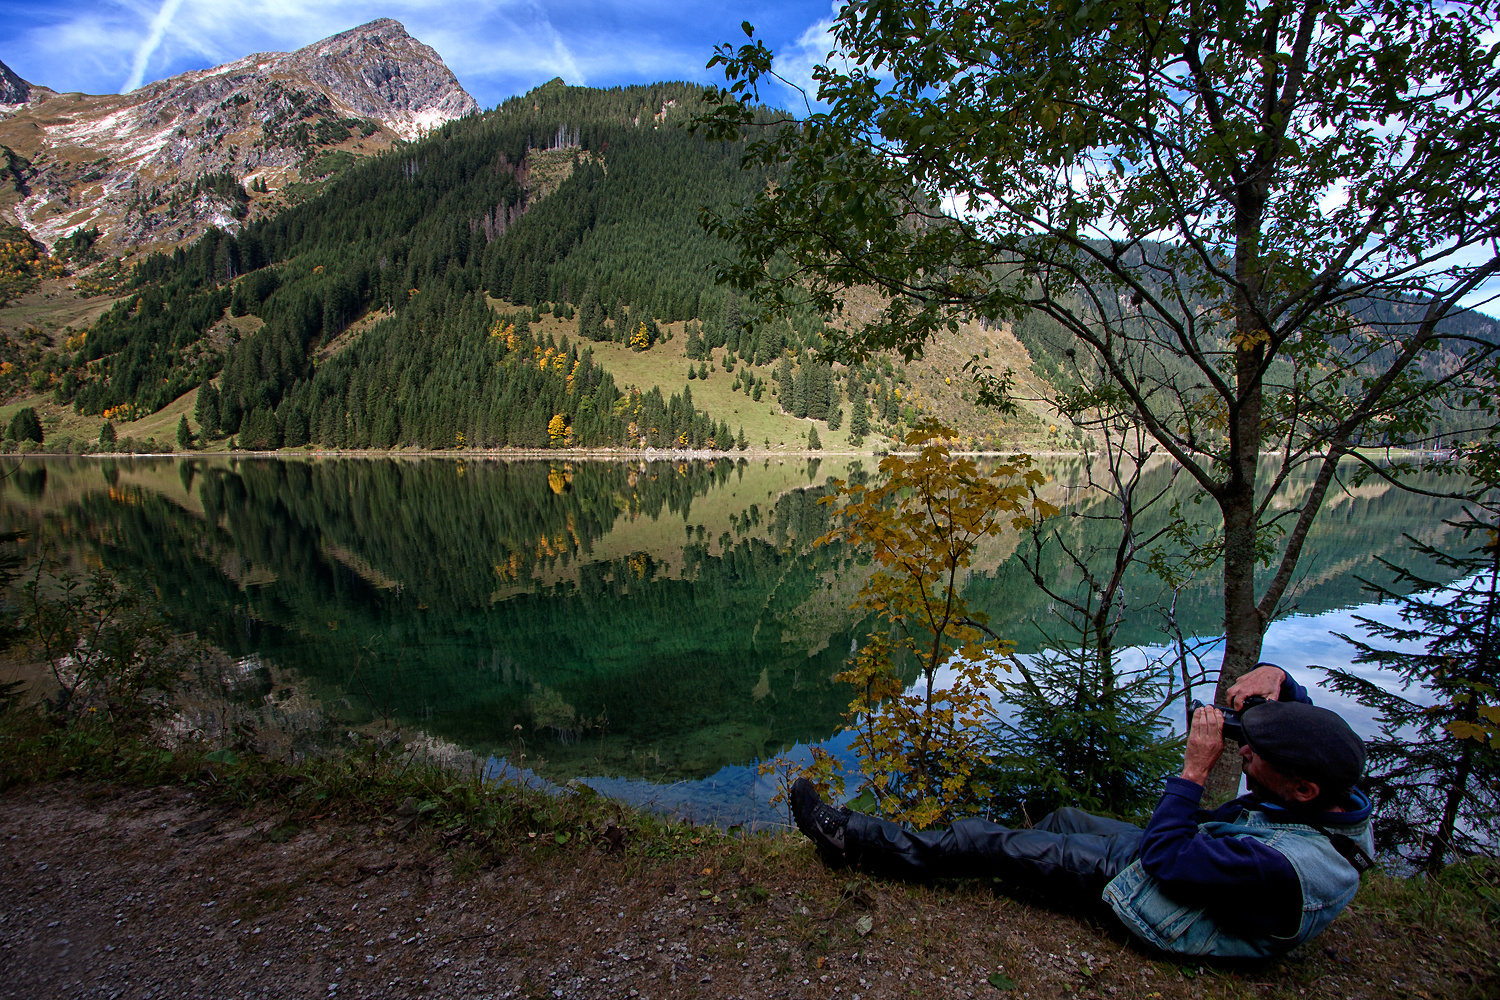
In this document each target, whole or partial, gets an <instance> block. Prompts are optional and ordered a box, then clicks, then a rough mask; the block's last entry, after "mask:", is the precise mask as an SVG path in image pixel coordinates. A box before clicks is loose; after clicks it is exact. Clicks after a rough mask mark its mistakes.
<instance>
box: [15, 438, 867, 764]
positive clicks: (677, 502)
mask: <svg viewBox="0 0 1500 1000" xmlns="http://www.w3.org/2000/svg"><path fill="white" fill-rule="evenodd" d="M829 466H830V463H824V467H825V468H824V473H825V474H826V473H827V472H828V471H830V468H829ZM37 471H38V472H40V471H42V470H41V469H40V468H39V467H38V469H37ZM46 471H47V472H48V473H49V474H50V478H49V479H48V481H47V483H46V484H45V485H44V486H43V488H42V489H41V490H38V489H36V488H34V486H29V492H27V493H24V494H23V493H22V492H21V491H20V490H19V489H17V490H14V491H9V490H8V491H7V494H6V499H7V504H6V506H7V514H8V518H9V520H10V521H11V522H12V523H17V522H19V521H21V520H29V521H31V522H32V528H33V531H32V535H31V539H30V542H29V544H30V545H31V547H33V548H36V547H38V546H40V545H41V544H43V543H44V542H46V541H51V542H54V543H56V544H57V545H58V546H59V547H60V548H62V549H64V550H68V551H72V552H75V553H83V554H86V555H85V557H86V558H88V559H91V560H98V561H101V562H102V563H103V564H104V565H107V566H110V567H111V568H115V569H119V570H122V571H125V572H127V573H128V574H129V575H131V576H132V577H134V578H136V579H139V580H141V581H142V582H144V583H146V584H147V585H149V586H151V587H152V588H154V589H155V591H156V592H157V593H158V594H159V595H160V597H161V600H162V602H163V604H164V605H165V606H166V607H167V608H168V609H169V610H170V611H171V612H172V613H173V614H174V615H175V616H176V617H177V618H178V619H179V620H180V621H181V622H182V623H183V624H184V625H185V626H187V627H190V628H193V629H195V630H197V631H199V632H200V633H201V634H204V635H205V636H207V637H209V638H211V639H212V640H213V641H214V642H216V643H217V644H219V645H221V646H223V647H224V648H225V649H226V650H228V651H229V652H231V653H232V654H234V655H244V654H248V653H250V652H258V653H261V654H262V655H264V656H268V657H271V658H273V659H275V660H276V661H278V662H280V663H281V664H283V665H285V666H290V667H294V668H296V669H297V670H298V671H299V672H301V673H302V674H303V675H304V676H305V677H307V678H309V679H310V681H312V682H313V683H314V685H315V686H316V687H317V688H318V690H319V691H320V692H321V693H322V694H323V696H324V698H325V700H328V699H335V700H337V701H339V702H341V703H343V704H347V705H348V706H349V709H350V711H352V712H353V713H355V714H356V715H359V714H369V713H377V714H384V715H389V716H393V717H397V718H400V719H403V720H407V721H421V722H422V723H423V724H424V725H426V726H428V727H429V728H431V729H433V730H434V731H436V732H438V733H439V734H440V735H442V736H444V737H446V738H448V739H452V740H455V741H457V742H461V743H465V744H467V745H470V746H475V747H479V748H484V749H489V748H495V747H499V748H502V749H503V748H504V747H506V746H507V745H508V743H509V741H510V739H511V736H512V733H513V732H514V728H513V727H514V726H516V725H518V724H519V725H521V726H522V727H523V736H524V737H525V738H526V739H527V740H528V742H531V743H535V742H536V740H537V739H538V738H541V739H543V740H544V741H545V743H546V744H547V745H546V746H545V747H544V748H543V749H542V751H541V752H542V753H543V754H544V755H545V756H546V757H548V758H549V759H550V760H551V761H552V762H553V765H554V767H563V766H564V764H565V762H567V761H572V760H574V759H575V758H576V766H577V767H578V768H586V769H588V770H590V771H591V772H592V773H599V772H600V771H603V772H605V773H624V774H632V773H633V774H637V775H639V774H641V773H643V772H644V773H648V774H652V775H655V774H659V773H664V774H668V775H684V774H703V773H708V772H711V771H713V770H716V769H717V768H718V767H720V766H722V765H723V764H724V763H726V762H730V761H734V762H743V761H745V760H748V759H750V758H752V757H754V756H757V755H764V754H766V753H767V752H768V751H772V752H774V751H775V750H776V749H778V748H779V747H780V746H781V745H783V744H784V743H786V742H789V741H795V740H807V739H813V738H822V737H825V736H826V735H827V734H828V732H829V731H830V729H832V728H833V727H834V726H835V725H836V724H837V721H838V719H839V712H840V710H841V709H842V708H843V705H844V703H845V702H846V701H847V698H846V696H845V695H844V694H843V693H842V692H841V691H837V690H835V689H834V686H833V685H832V684H831V683H830V681H829V678H830V677H831V675H832V674H833V673H835V672H836V671H837V670H838V669H839V668H840V665H841V662H842V657H843V655H844V651H846V650H847V649H848V646H849V642H850V638H851V635H852V631H851V627H852V624H853V623H852V622H845V624H844V634H842V635H840V636H839V637H837V639H836V640H835V641H833V642H832V643H831V645H830V642H829V635H828V634H826V633H825V634H824V635H822V637H821V641H820V642H816V643H807V642H806V641H805V637H804V635H803V634H802V633H803V632H804V631H805V629H802V628H799V627H797V626H798V612H799V610H801V609H803V607H804V605H806V604H807V603H808V602H809V598H810V597H811V596H812V595H813V594H814V592H816V591H819V590H825V591H826V590H827V589H828V585H827V583H826V578H834V577H837V576H838V575H840V574H839V571H840V569H841V567H842V566H843V563H844V562H845V560H844V557H843V556H842V554H840V553H839V552H838V551H836V550H833V549H827V548H824V549H814V550H809V549H808V547H807V545H806V544H805V543H806V542H807V541H808V540H810V539H811V538H813V537H816V536H817V535H818V534H820V533H821V532H822V531H823V530H824V529H825V526H826V518H827V513H826V508H823V507H820V506H818V505H817V504H816V499H817V496H818V495H820V494H821V492H822V491H821V490H813V489H804V488H799V487H805V486H806V484H807V482H808V463H806V462H800V463H794V464H791V465H780V464H775V463H769V464H768V463H760V464H758V465H757V467H755V468H750V467H749V466H745V465H736V464H735V463H731V462H719V463H708V464H705V463H681V464H672V463H666V462H661V463H646V464H644V465H641V464H632V465H625V464H621V463H590V464H586V465H578V466H571V467H570V466H564V465H561V464H556V465H549V464H547V463H491V462H471V463H467V465H465V464H464V463H455V462H421V463H401V462H371V461H337V462H313V463H307V462H272V461H246V462H239V463H227V462H207V463H182V464H181V465H179V466H174V465H173V464H172V463H167V462H148V461H138V462H133V463H120V464H119V465H118V466H115V465H101V464H100V463H97V462H75V463H68V462H60V461H59V462H49V463H47V467H46ZM839 471H842V469H841V470H839ZM27 475H28V476H30V477H31V478H29V479H27V483H28V484H31V483H32V480H34V478H35V476H36V472H28V473H27ZM813 475H814V477H815V478H818V479H819V481H821V479H822V476H819V475H817V471H816V469H814V470H813ZM18 482H19V480H18ZM18 500H19V501H21V502H19V503H18V502H17V501H18ZM695 502H698V509H697V510H696V511H695V509H694V505H695ZM622 539H624V540H626V541H628V542H629V543H630V545H631V548H630V549H628V550H627V551H614V550H618V549H620V548H621V540H622ZM700 539H701V540H700ZM612 552H613V554H611V553H612ZM844 603H846V604H847V602H844ZM845 618H846V619H847V618H848V615H847V613H846V614H845ZM835 624H837V623H835ZM812 646H820V647H821V648H820V649H818V650H817V651H815V652H812V653H811V654H810V653H809V649H810V648H811V647H812ZM533 731H535V732H533ZM556 737H562V739H563V740H564V741H565V742H559V741H557V739H555V738H556ZM595 758H602V759H601V760H599V761H597V762H596V761H595ZM648 758H649V760H650V763H649V764H647V760H648Z"/></svg>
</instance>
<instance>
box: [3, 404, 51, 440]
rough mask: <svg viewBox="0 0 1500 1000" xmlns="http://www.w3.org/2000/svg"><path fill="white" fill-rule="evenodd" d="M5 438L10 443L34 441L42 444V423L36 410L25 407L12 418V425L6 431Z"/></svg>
mask: <svg viewBox="0 0 1500 1000" xmlns="http://www.w3.org/2000/svg"><path fill="white" fill-rule="evenodd" d="M5 437H6V439H7V440H10V441H32V442H35V443H36V444H41V443H42V439H43V437H44V435H43V434H42V422H41V421H40V420H39V419H37V415H36V409H35V408H33V407H30V406H23V407H21V408H20V409H19V410H17V411H16V413H15V416H13V417H11V418H10V425H9V426H8V427H6V429H5Z"/></svg>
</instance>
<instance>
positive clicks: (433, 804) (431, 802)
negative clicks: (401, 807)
mask: <svg viewBox="0 0 1500 1000" xmlns="http://www.w3.org/2000/svg"><path fill="white" fill-rule="evenodd" d="M440 805H442V803H441V802H439V801H438V800H437V799H423V800H422V801H421V802H418V803H417V812H419V813H426V812H432V811H433V810H434V809H436V808H437V807H438V806H440Z"/></svg>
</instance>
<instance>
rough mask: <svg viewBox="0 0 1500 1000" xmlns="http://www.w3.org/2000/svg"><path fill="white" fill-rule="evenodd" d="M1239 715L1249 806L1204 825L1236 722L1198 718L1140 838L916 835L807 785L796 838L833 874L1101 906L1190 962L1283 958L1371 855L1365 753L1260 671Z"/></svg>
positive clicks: (1238, 803)
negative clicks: (845, 868) (984, 888)
mask: <svg viewBox="0 0 1500 1000" xmlns="http://www.w3.org/2000/svg"><path fill="white" fill-rule="evenodd" d="M1254 696H1259V697H1261V698H1265V699H1267V700H1266V701H1264V702H1261V703H1259V704H1251V705H1249V707H1246V708H1244V709H1243V711H1241V712H1240V715H1239V717H1240V722H1241V724H1242V726H1243V728H1244V733H1245V739H1246V742H1245V745H1244V746H1242V747H1241V748H1240V756H1241V757H1242V758H1243V759H1244V770H1245V778H1246V782H1247V783H1248V785H1249V787H1250V793H1249V794H1248V795H1243V796H1241V797H1240V798H1237V799H1235V800H1234V801H1233V802H1230V803H1228V804H1227V805H1224V806H1221V807H1220V808H1218V809H1215V810H1213V811H1212V812H1208V811H1206V810H1202V809H1199V808H1198V804H1199V800H1200V799H1201V798H1202V796H1203V784H1204V782H1205V781H1206V780H1207V778H1208V772H1209V770H1210V769H1211V768H1212V767H1213V765H1214V762H1215V761H1217V760H1218V759H1219V756H1220V755H1221V754H1222V753H1223V752H1224V736H1223V726H1224V716H1223V713H1222V712H1220V711H1219V710H1218V709H1217V708H1212V707H1208V706H1204V707H1202V708H1199V709H1197V711H1195V712H1194V713H1193V720H1192V729H1191V731H1190V734H1189V736H1188V742H1187V751H1186V753H1185V754H1184V759H1183V766H1182V776H1181V777H1180V778H1168V779H1167V787H1166V790H1165V791H1164V792H1163V794H1162V797H1161V801H1160V802H1159V803H1158V804H1157V806H1156V811H1155V812H1154V813H1152V815H1151V821H1150V822H1149V823H1147V824H1146V828H1145V829H1144V830H1142V829H1140V828H1139V827H1136V826H1132V825H1131V824H1129V823H1122V822H1119V821H1117V820H1111V819H1104V818H1102V817H1098V816H1091V815H1089V814H1088V813H1085V812H1083V811H1082V810H1079V809H1071V808H1067V809H1059V810H1057V811H1056V812H1054V813H1051V814H1049V815H1048V816H1046V817H1045V818H1044V819H1042V821H1041V822H1039V823H1037V824H1036V826H1035V827H1033V828H1031V829H1026V830H1011V829H1007V828H1005V827H1002V826H997V825H996V824H994V823H989V822H986V821H985V820H980V819H962V820H958V821H957V822H955V823H954V824H953V826H952V827H951V828H949V829H946V830H928V831H925V832H921V833H912V832H909V831H907V830H904V829H902V828H901V827H900V826H898V825H897V824H895V823H891V822H889V821H887V820H883V819H878V818H876V817H873V816H866V815H864V814H862V813H856V812H850V811H849V810H848V809H835V808H833V807H832V806H830V805H827V804H826V803H824V802H822V801H821V800H820V799H819V798H818V794H817V792H816V791H814V789H813V786H812V785H811V783H809V782H807V781H806V780H799V781H798V782H797V783H796V784H795V785H794V786H793V787H792V811H793V814H794V816H795V817H796V820H797V826H798V828H799V829H801V830H802V832H803V833H805V834H806V835H807V836H808V837H810V838H812V840H813V841H814V842H815V843H816V844H817V845H818V847H819V850H820V853H821V854H822V855H823V857H824V859H825V861H828V862H830V863H842V862H848V863H852V864H855V865H858V866H860V867H862V868H866V869H868V870H871V871H875V872H878V873H882V874H887V875H894V876H898V877H908V878H973V877H983V876H1000V877H1003V878H1007V879H1010V880H1012V881H1015V882H1018V883H1021V884H1024V885H1028V886H1030V887H1033V888H1035V889H1038V890H1041V891H1042V892H1044V893H1045V894H1046V895H1047V897H1048V898H1050V899H1056V900H1058V901H1059V902H1073V901H1077V900H1082V899H1099V898H1101V896H1102V898H1103V900H1104V902H1106V903H1107V904H1108V905H1109V907H1110V908H1111V909H1112V910H1113V911H1114V913H1115V914H1116V915H1117V916H1118V917H1119V919H1120V921H1121V923H1123V924H1124V925H1125V927H1126V929H1127V930H1129V931H1130V932H1131V933H1132V934H1134V935H1135V936H1136V937H1137V938H1139V939H1140V940H1142V941H1144V942H1145V943H1146V944H1148V945H1150V946H1152V947H1155V948H1158V949H1160V950H1162V951H1165V952H1170V953H1174V954H1179V955H1212V956H1217V957H1224V958H1263V957H1269V956H1273V955H1279V954H1283V953H1285V952H1287V951H1290V950H1291V949H1292V948H1295V947H1296V946H1297V945H1299V944H1302V943H1303V942H1304V941H1307V940H1308V939H1309V938H1311V937H1313V936H1314V935H1316V934H1317V933H1319V932H1320V931H1322V930H1323V929H1324V928H1325V927H1327V926H1328V925H1329V924H1330V923H1332V922H1333V919H1334V918H1335V917H1336V916H1338V915H1339V913H1340V912H1341V911H1342V910H1343V909H1344V907H1345V906H1347V905H1348V904H1349V901H1350V900H1352V899H1353V898H1354V893H1355V891H1356V890H1357V889H1358V888H1359V875H1360V872H1361V871H1363V870H1364V868H1365V867H1368V865H1369V864H1370V861H1369V852H1370V851H1373V850H1374V844H1373V842H1372V840H1371V837H1370V801H1369V799H1367V798H1366V797H1365V795H1364V793H1362V792H1361V791H1360V790H1359V789H1357V788H1355V787H1353V786H1354V783H1355V782H1356V781H1358V780H1359V778H1360V775H1361V773H1362V772H1363V770H1364V763H1365V750H1364V744H1363V743H1361V742H1360V739H1359V737H1358V736H1356V735H1355V734H1354V731H1353V730H1351V729H1350V728H1349V725H1348V723H1346V722H1345V721H1344V720H1343V719H1342V718H1340V717H1339V716H1338V715H1336V714H1334V713H1333V712H1330V711H1328V710H1327V709H1322V708H1315V707H1314V706H1313V704H1312V702H1311V700H1310V699H1309V698H1308V696H1307V691H1306V690H1305V689H1304V688H1303V687H1302V686H1301V685H1300V684H1298V683H1296V682H1295V681H1293V680H1292V679H1291V677H1289V676H1288V675H1287V674H1286V672H1285V671H1284V670H1282V669H1281V668H1280V667H1277V666H1274V665H1272V664H1260V665H1259V666H1257V667H1256V669H1255V670H1253V671H1251V672H1250V673H1248V674H1246V675H1245V676H1244V677H1242V678H1240V680H1239V681H1238V682H1237V683H1236V684H1235V685H1234V686H1233V687H1232V688H1230V690H1229V698H1230V704H1231V707H1233V708H1235V709H1240V708H1241V706H1244V705H1245V703H1246V700H1247V699H1249V698H1252V697H1254Z"/></svg>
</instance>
